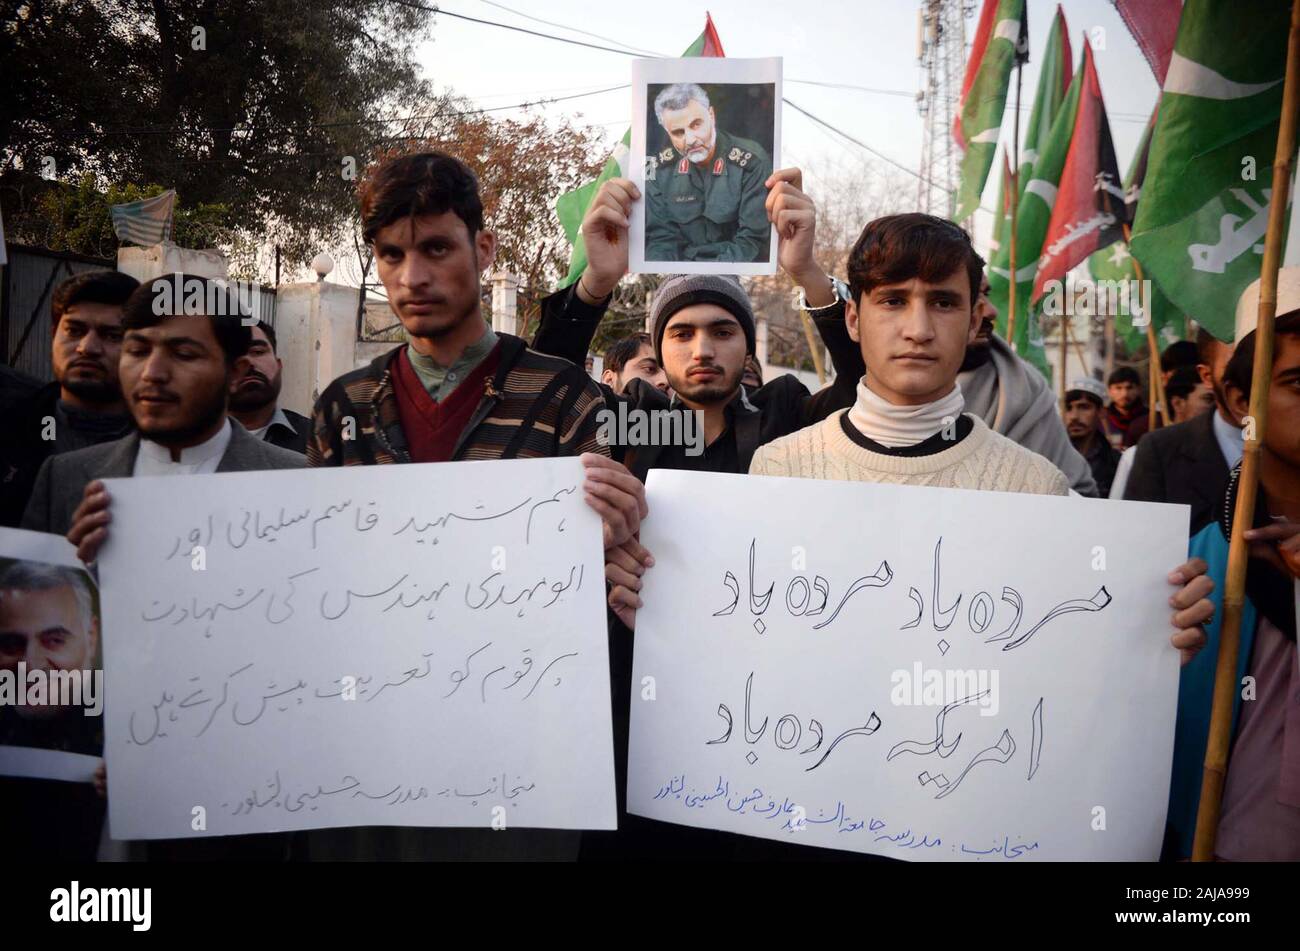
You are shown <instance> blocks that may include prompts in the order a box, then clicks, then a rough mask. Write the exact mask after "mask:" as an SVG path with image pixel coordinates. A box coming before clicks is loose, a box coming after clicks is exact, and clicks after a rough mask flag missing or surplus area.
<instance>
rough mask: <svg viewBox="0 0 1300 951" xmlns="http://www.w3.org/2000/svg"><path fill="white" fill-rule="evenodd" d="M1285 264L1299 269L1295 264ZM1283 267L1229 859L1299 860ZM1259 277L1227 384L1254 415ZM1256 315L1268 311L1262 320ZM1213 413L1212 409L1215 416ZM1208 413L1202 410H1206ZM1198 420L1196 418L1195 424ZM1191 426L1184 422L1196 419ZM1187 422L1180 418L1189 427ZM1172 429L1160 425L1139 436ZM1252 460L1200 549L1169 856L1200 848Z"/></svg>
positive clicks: (1293, 299)
mask: <svg viewBox="0 0 1300 951" xmlns="http://www.w3.org/2000/svg"><path fill="white" fill-rule="evenodd" d="M1283 270H1284V271H1286V270H1294V269H1289V268H1284V269H1283ZM1295 278H1296V275H1295V274H1294V273H1292V274H1290V275H1287V276H1286V279H1284V278H1283V275H1282V274H1281V273H1279V275H1278V288H1277V299H1276V303H1277V317H1276V318H1275V322H1274V326H1273V332H1274V334H1275V339H1274V351H1273V364H1272V367H1271V368H1270V371H1269V372H1268V374H1267V375H1266V377H1265V382H1266V385H1267V388H1268V389H1267V394H1266V396H1265V402H1266V409H1267V414H1266V420H1267V425H1266V426H1265V428H1264V432H1263V434H1262V435H1263V438H1262V442H1261V443H1260V445H1259V446H1258V447H1257V448H1258V452H1259V457H1258V468H1257V473H1258V478H1259V482H1258V486H1257V487H1256V492H1255V494H1254V511H1253V512H1250V513H1248V514H1247V518H1248V519H1249V521H1248V522H1247V526H1246V531H1245V532H1244V536H1245V541H1246V559H1245V561H1246V565H1245V568H1244V570H1245V575H1246V589H1245V598H1244V599H1243V600H1242V602H1241V608H1240V611H1241V616H1240V630H1239V637H1240V644H1239V648H1238V653H1237V669H1236V671H1235V672H1234V674H1233V679H1234V681H1235V682H1236V683H1239V684H1242V685H1248V686H1249V689H1244V686H1243V689H1241V690H1234V691H1233V692H1232V694H1231V700H1232V726H1231V730H1230V736H1231V737H1232V741H1231V742H1232V745H1231V747H1230V749H1229V751H1228V770H1227V775H1226V777H1225V778H1224V785H1223V791H1222V803H1221V809H1220V811H1219V825H1218V829H1217V832H1216V835H1215V843H1214V857H1215V859H1216V860H1226V861H1229V862H1296V861H1300V660H1297V651H1296V608H1297V605H1296V601H1297V591H1298V590H1300V282H1297V281H1296V280H1295ZM1259 297H1260V282H1259V281H1255V282H1254V283H1253V284H1252V285H1251V286H1250V287H1248V288H1247V289H1246V291H1245V293H1243V294H1242V296H1241V299H1240V301H1239V304H1238V310H1237V316H1238V324H1237V327H1238V334H1237V347H1236V352H1235V353H1234V354H1233V355H1232V358H1231V360H1230V361H1229V362H1228V365H1227V367H1226V369H1225V371H1224V381H1225V383H1226V386H1225V387H1224V393H1225V395H1226V397H1227V399H1228V401H1229V404H1230V406H1231V408H1232V409H1233V411H1234V413H1235V415H1237V416H1238V417H1242V416H1245V415H1247V414H1248V413H1249V412H1250V396H1251V391H1252V389H1253V387H1254V384H1255V379H1254V370H1255V366H1254V363H1255V357H1256V349H1255V343H1256V339H1255V338H1256V334H1255V331H1254V330H1253V329H1250V330H1249V331H1248V332H1244V333H1243V332H1242V331H1243V330H1246V327H1244V326H1243V321H1242V318H1243V317H1245V316H1248V315H1257V314H1258V307H1259ZM1255 319H1256V320H1257V317H1256V318H1255ZM1206 415H1209V414H1206ZM1198 418H1199V417H1198ZM1193 422H1194V421H1193ZM1188 425H1190V423H1183V424H1181V426H1188ZM1178 428H1180V426H1174V427H1171V429H1178ZM1162 432H1164V430H1160V431H1157V432H1154V433H1151V434H1150V435H1149V436H1147V437H1146V439H1144V440H1143V441H1142V443H1141V444H1140V445H1139V451H1140V450H1141V447H1142V446H1145V445H1146V444H1147V442H1148V441H1150V440H1151V439H1154V438H1155V437H1156V436H1159V435H1160V434H1161V433H1162ZM1240 477H1241V466H1240V464H1237V465H1235V466H1234V468H1233V471H1232V474H1231V476H1230V477H1229V479H1228V481H1227V483H1226V484H1225V485H1223V486H1221V487H1220V491H1221V492H1222V497H1221V498H1220V499H1219V501H1218V504H1216V505H1215V506H1214V515H1213V516H1212V518H1211V519H1210V520H1209V521H1208V522H1207V523H1206V524H1205V525H1204V526H1203V527H1202V528H1201V529H1200V530H1199V531H1197V532H1195V533H1194V535H1193V537H1192V539H1191V544H1190V545H1189V550H1190V552H1191V554H1193V555H1195V556H1198V557H1200V558H1203V559H1205V561H1206V562H1208V564H1209V572H1208V576H1209V577H1210V578H1211V579H1212V580H1213V581H1214V584H1215V587H1214V591H1213V594H1212V600H1213V602H1214V606H1215V608H1216V611H1215V615H1214V617H1215V619H1214V621H1213V622H1212V623H1211V624H1209V625H1208V631H1207V634H1208V637H1209V640H1208V643H1207V645H1206V650H1204V651H1202V653H1201V655H1200V656H1199V657H1197V658H1196V660H1194V661H1193V662H1192V663H1190V664H1188V665H1187V666H1186V667H1184V668H1183V670H1182V675H1181V678H1180V682H1179V687H1178V725H1177V729H1176V731H1175V733H1174V758H1173V778H1172V782H1171V784H1170V798H1169V813H1168V823H1169V831H1170V832H1171V833H1172V835H1170V836H1168V837H1167V840H1166V841H1167V854H1166V856H1165V857H1166V858H1174V859H1178V858H1185V857H1186V856H1188V855H1190V854H1191V850H1192V843H1193V841H1194V838H1195V835H1196V831H1197V810H1198V805H1199V799H1200V795H1201V790H1202V778H1203V775H1204V763H1205V747H1206V738H1207V736H1208V735H1209V727H1210V711H1211V706H1212V703H1211V701H1212V698H1213V697H1214V694H1215V690H1214V687H1215V676H1216V665H1217V660H1218V653H1219V649H1218V648H1219V637H1220V633H1221V625H1222V621H1223V615H1224V612H1223V611H1221V610H1217V609H1219V608H1222V607H1223V604H1224V594H1223V592H1224V590H1225V588H1226V579H1227V577H1228V570H1229V569H1228V550H1229V545H1230V539H1231V537H1232V522H1233V520H1234V519H1235V518H1236V517H1237V515H1236V513H1237V489H1238V482H1239V479H1240Z"/></svg>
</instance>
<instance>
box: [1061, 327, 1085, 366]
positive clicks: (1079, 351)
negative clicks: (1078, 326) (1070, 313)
mask: <svg viewBox="0 0 1300 951" xmlns="http://www.w3.org/2000/svg"><path fill="white" fill-rule="evenodd" d="M1065 336H1066V337H1067V339H1069V341H1070V346H1072V347H1074V355H1075V356H1076V357H1078V358H1079V367H1080V369H1081V370H1082V371H1083V374H1084V376H1087V375H1088V361H1087V359H1086V358H1085V357H1084V355H1083V345H1082V344H1081V343H1079V341H1078V340H1076V339H1075V338H1074V331H1072V330H1071V329H1070V321H1068V320H1067V321H1066V322H1065Z"/></svg>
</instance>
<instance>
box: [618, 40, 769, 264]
mask: <svg viewBox="0 0 1300 951" xmlns="http://www.w3.org/2000/svg"><path fill="white" fill-rule="evenodd" d="M780 103H781V59H780V58H779V57H774V58H767V59H721V58H716V59H713V58H708V59H706V58H699V57H691V58H685V59H638V60H634V61H633V63H632V108H633V118H632V149H631V155H632V157H633V158H632V159H631V162H630V164H631V166H632V167H631V168H630V169H629V170H628V171H629V173H630V177H631V178H632V180H633V182H635V183H636V185H637V187H638V188H640V189H641V194H642V195H643V196H644V200H642V201H638V202H636V203H635V204H634V205H633V209H632V222H631V232H630V236H629V240H630V241H631V248H630V249H629V250H630V264H631V270H632V271H633V272H636V273H650V274H664V273H672V274H680V273H688V274H775V273H776V263H777V262H776V233H775V230H774V229H773V228H772V226H771V223H770V222H769V221H768V218H767V210H766V208H765V207H764V203H765V202H766V200H767V179H768V176H770V175H771V174H772V170H773V169H774V168H776V167H777V164H778V159H779V157H780V146H781V110H780Z"/></svg>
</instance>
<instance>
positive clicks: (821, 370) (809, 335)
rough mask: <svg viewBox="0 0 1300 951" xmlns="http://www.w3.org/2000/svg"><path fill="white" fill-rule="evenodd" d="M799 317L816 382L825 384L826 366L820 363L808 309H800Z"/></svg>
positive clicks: (818, 350)
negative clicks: (815, 374)
mask: <svg viewBox="0 0 1300 951" xmlns="http://www.w3.org/2000/svg"><path fill="white" fill-rule="evenodd" d="M799 319H800V322H801V323H802V324H803V335H804V339H805V340H807V341H808V350H809V352H811V353H812V362H813V369H814V370H816V371H817V382H818V383H820V384H821V385H822V386H825V385H826V367H825V366H824V365H823V364H822V351H821V347H819V346H818V343H817V335H816V334H815V333H814V332H813V321H812V317H810V316H809V315H808V311H806V310H800V311H799Z"/></svg>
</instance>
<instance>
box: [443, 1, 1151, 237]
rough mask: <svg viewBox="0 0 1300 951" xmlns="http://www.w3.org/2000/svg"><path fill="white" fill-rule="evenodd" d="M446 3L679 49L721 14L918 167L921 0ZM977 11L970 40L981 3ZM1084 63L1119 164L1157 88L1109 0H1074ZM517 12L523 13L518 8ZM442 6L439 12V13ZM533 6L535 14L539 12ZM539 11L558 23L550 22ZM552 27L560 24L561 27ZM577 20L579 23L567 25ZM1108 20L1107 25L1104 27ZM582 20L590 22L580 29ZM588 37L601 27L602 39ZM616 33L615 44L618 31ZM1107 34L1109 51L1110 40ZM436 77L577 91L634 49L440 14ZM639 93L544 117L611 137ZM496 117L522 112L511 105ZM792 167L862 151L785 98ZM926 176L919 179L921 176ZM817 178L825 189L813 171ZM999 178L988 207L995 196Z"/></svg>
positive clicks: (1040, 20) (1026, 94)
mask: <svg viewBox="0 0 1300 951" xmlns="http://www.w3.org/2000/svg"><path fill="white" fill-rule="evenodd" d="M503 3H504V6H503V5H502V3H497V2H493V0H447V2H446V3H444V4H443V6H444V8H445V9H447V10H449V11H451V12H454V13H461V14H465V15H466V16H471V17H477V18H481V19H486V20H494V21H498V22H501V23H509V24H512V25H516V26H520V27H524V28H525V29H530V30H535V31H538V32H543V33H552V34H556V35H560V36H565V37H569V38H572V39H576V40H581V41H583V42H589V43H594V44H598V45H607V46H615V45H620V44H621V45H624V46H627V45H630V46H635V47H638V48H640V49H643V50H645V51H647V52H649V53H654V54H662V55H670V56H677V55H680V54H681V52H682V51H683V50H684V49H685V48H686V46H687V45H688V44H690V43H691V41H692V40H694V39H695V37H696V36H698V35H699V33H700V31H701V30H702V29H703V26H704V16H705V11H706V9H707V10H708V11H709V12H711V13H712V15H713V21H714V24H715V26H716V27H717V30H718V34H719V36H720V37H721V39H722V44H723V47H724V49H725V51H726V54H727V55H728V56H730V57H757V56H781V57H784V60H785V62H784V76H785V96H786V98H787V99H789V100H791V101H793V102H795V103H798V104H799V105H800V106H801V107H803V108H804V109H807V110H808V111H809V112H812V113H814V114H816V115H817V116H819V117H820V118H822V119H825V120H826V121H827V122H829V123H831V124H832V125H835V126H837V127H838V128H840V129H842V130H843V131H844V132H846V133H848V134H849V135H852V136H854V137H855V138H857V139H859V140H861V141H862V142H864V143H866V144H867V145H869V146H871V147H872V148H873V149H875V150H876V151H878V152H880V153H882V154H883V155H886V156H888V157H889V158H890V159H892V160H893V161H895V162H897V163H898V164H899V165H902V166H904V167H906V168H907V169H910V170H912V171H914V172H915V171H916V170H918V169H919V165H920V155H921V137H922V129H923V124H922V119H921V117H920V116H919V115H918V114H917V110H916V102H915V95H916V92H917V90H918V89H919V88H920V85H921V80H922V74H921V70H920V68H919V66H918V63H917V55H916V54H917V48H916V47H917V11H918V9H919V7H920V5H921V3H920V0H805V2H802V3H790V2H782V0H709V2H708V3H707V4H701V3H695V2H689V0H659V2H656V3H650V4H641V3H638V4H627V3H607V4H599V3H593V2H592V0H546V2H544V3H543V2H537V0H503ZM972 6H974V7H975V10H974V12H973V14H972V15H971V16H970V17H969V18H968V19H967V20H966V34H967V42H968V43H969V42H970V40H971V39H972V38H973V35H974V32H975V27H976V23H977V20H978V16H979V4H978V3H976V4H972ZM1056 6H1057V4H1056V3H1054V2H1048V0H1028V7H1029V29H1030V37H1029V42H1030V47H1029V54H1030V61H1029V63H1028V64H1027V65H1026V67H1025V70H1024V79H1023V91H1022V99H1021V118H1022V138H1023V124H1024V123H1027V122H1028V118H1029V110H1030V108H1031V107H1032V105H1033V101H1032V100H1033V95H1034V90H1035V88H1036V85H1037V81H1038V69H1039V65H1040V63H1041V60H1042V53H1043V45H1044V43H1045V42H1046V40H1047V31H1048V29H1049V27H1050V26H1051V21H1052V16H1053V14H1054V12H1055V9H1056ZM1061 6H1062V8H1063V9H1064V11H1065V17H1066V22H1067V23H1068V25H1069V27H1070V40H1071V45H1072V47H1073V54H1074V67H1075V68H1077V67H1078V62H1079V58H1080V55H1081V50H1082V46H1083V33H1084V32H1085V31H1087V32H1088V34H1089V36H1090V37H1091V38H1093V40H1094V51H1095V53H1096V57H1097V71H1098V75H1099V77H1100V80H1101V88H1102V95H1103V97H1104V99H1105V102H1106V108H1107V110H1108V112H1109V114H1110V120H1111V133H1112V135H1113V137H1114V141H1115V150H1116V153H1117V156H1118V159H1119V168H1120V173H1121V175H1122V174H1124V173H1125V172H1126V171H1127V169H1128V164H1129V160H1130V159H1131V158H1132V156H1133V152H1134V150H1135V149H1136V148H1137V143H1138V140H1139V138H1140V136H1141V134H1142V129H1143V126H1144V124H1145V122H1146V119H1147V118H1148V117H1149V116H1150V113H1151V109H1152V108H1153V107H1154V105H1155V101H1156V94H1157V92H1158V88H1157V86H1156V81H1155V78H1154V76H1153V75H1152V73H1151V70H1150V68H1149V67H1148V66H1147V64H1146V60H1145V59H1143V57H1142V54H1141V52H1140V51H1139V50H1138V47H1137V44H1136V43H1135V42H1134V41H1133V38H1132V36H1131V35H1130V34H1129V32H1128V30H1127V29H1125V27H1124V24H1123V22H1122V21H1121V20H1120V18H1119V16H1118V14H1116V13H1115V10H1114V8H1113V7H1112V5H1111V4H1110V3H1109V2H1106V0H1064V2H1063V3H1062V4H1061ZM512 11H517V12H512ZM431 16H435V15H433V14H431ZM530 17H532V18H535V19H530ZM539 20H544V21H550V22H549V23H546V22H539ZM554 24H562V26H556V25H554ZM564 27H570V28H571V29H565V28H564ZM1098 28H1100V30H1099V31H1098ZM580 31H587V33H583V32H580ZM588 34H599V35H600V37H604V38H608V39H602V38H597V37H595V36H591V35H588ZM610 40H613V41H615V42H610ZM1103 44H1104V48H1103ZM418 58H419V60H420V62H421V63H422V65H423V67H424V70H425V74H426V75H427V76H428V77H429V78H430V79H431V80H432V81H433V82H434V84H435V85H436V86H437V87H438V88H439V89H445V88H449V89H453V90H454V91H455V92H457V93H459V94H461V95H464V96H466V97H468V98H469V99H470V100H472V101H473V102H474V103H475V104H476V105H478V106H479V107H481V108H492V107H499V106H505V105H510V104H513V103H519V102H528V101H535V100H537V99H540V98H544V97H559V96H567V95H573V94H580V93H584V92H590V91H593V90H597V89H601V88H604V87H607V86H615V85H620V84H623V83H626V82H627V81H628V78H629V69H630V67H629V60H630V58H631V57H629V56H625V55H620V54H618V53H612V52H605V51H603V50H597V49H586V48H583V47H580V46H573V45H569V44H565V43H559V42H556V41H554V40H549V39H544V38H542V37H538V36H529V35H526V34H523V33H517V32H512V31H510V30H505V29H501V28H499V27H493V26H485V25H481V24H477V23H470V22H466V21H464V20H458V19H455V18H453V17H450V16H436V17H435V21H434V27H433V31H432V39H431V40H430V41H429V42H427V43H425V44H423V45H422V46H421V47H420V49H419V51H418ZM799 80H810V81H815V82H818V83H842V84H848V85H856V86H867V87H870V88H871V89H872V90H878V91H873V92H867V91H860V90H854V89H828V88H825V87H820V86H815V85H809V84H807V83H804V82H799ZM1013 100H1014V75H1013V79H1012V92H1010V93H1009V94H1008V101H1007V112H1006V120H1005V122H1004V128H1003V141H1004V142H1009V141H1010V131H1011V122H1012V116H1013V109H1012V104H1013ZM630 108H631V107H630V93H629V92H628V90H626V89H623V90H617V91H613V92H606V93H601V94H598V95H591V96H585V97H583V98H579V99H571V100H568V101H565V102H557V103H552V104H549V105H546V106H544V107H542V111H543V112H544V114H546V115H550V116H556V117H562V116H567V117H571V118H572V119H574V120H575V121H580V122H582V123H587V124H595V125H599V126H601V127H602V128H603V129H604V131H605V134H606V137H607V141H608V143H609V144H610V146H611V147H612V146H613V144H614V143H615V142H616V141H617V140H618V139H619V138H620V137H621V136H622V135H623V133H624V132H625V131H626V130H627V127H628V125H629V117H630ZM497 114H498V115H506V116H508V115H511V112H509V111H505V112H502V113H497ZM782 123H783V131H782V140H783V141H782V156H781V160H782V164H784V165H791V164H798V165H804V166H812V167H816V166H818V165H820V166H822V167H827V166H828V165H833V164H835V163H837V162H842V161H844V160H846V159H847V160H850V161H856V159H857V158H858V156H861V155H863V154H864V153H863V150H862V149H860V148H859V147H858V146H856V145H853V144H850V143H848V142H846V141H844V140H843V139H841V138H839V137H837V136H835V135H834V134H833V133H830V132H828V131H826V130H825V129H823V128H821V127H820V126H818V125H817V124H816V123H814V122H812V121H811V120H810V119H807V118H805V117H804V116H802V115H800V114H799V113H798V112H796V111H795V110H793V109H789V108H787V109H786V110H785V111H784V113H783V117H782ZM912 181H913V182H915V180H914V179H912ZM807 187H808V189H809V190H810V192H813V193H814V197H815V188H816V182H815V181H809V182H808V183H807ZM996 189H997V183H996V175H991V176H990V183H989V185H988V187H987V189H986V192H985V196H984V202H983V204H984V206H985V207H988V208H991V207H992V206H993V204H994V202H995V200H996ZM991 221H992V216H991V215H990V214H987V213H984V212H980V213H977V215H976V241H977V245H978V246H979V247H980V248H981V250H983V249H984V247H985V246H986V244H987V239H988V232H989V228H990V225H991Z"/></svg>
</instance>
